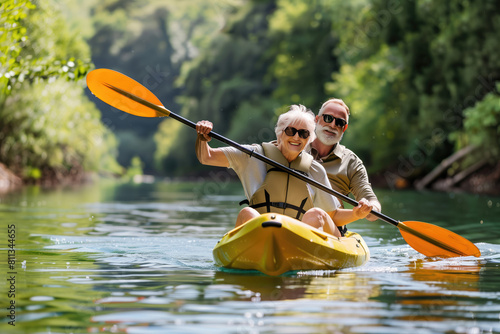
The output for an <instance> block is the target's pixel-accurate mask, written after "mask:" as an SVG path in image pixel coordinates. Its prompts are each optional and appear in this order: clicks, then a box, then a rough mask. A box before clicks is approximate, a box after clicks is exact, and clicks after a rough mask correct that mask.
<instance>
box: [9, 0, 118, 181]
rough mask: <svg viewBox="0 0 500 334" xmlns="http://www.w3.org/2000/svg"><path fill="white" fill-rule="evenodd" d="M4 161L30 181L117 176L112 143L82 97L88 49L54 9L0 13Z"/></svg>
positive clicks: (20, 7) (17, 4) (20, 4)
mask: <svg viewBox="0 0 500 334" xmlns="http://www.w3.org/2000/svg"><path fill="white" fill-rule="evenodd" d="M0 13H1V14H0V15H1V17H0V20H1V21H0V29H1V34H0V48H1V51H2V52H1V55H2V57H1V58H0V86H1V92H0V161H1V162H2V163H4V164H5V165H7V166H8V167H9V168H10V169H12V170H13V171H14V172H16V173H17V174H19V175H20V176H21V177H23V178H25V179H39V178H41V177H43V178H45V179H51V180H59V181H60V180H62V179H64V178H67V177H70V178H72V179H76V178H80V177H81V176H82V175H83V173H84V172H85V171H106V172H111V173H113V172H117V171H119V166H118V165H117V164H116V162H115V160H114V156H115V154H114V147H115V146H116V143H115V140H114V136H113V135H112V133H111V132H110V131H109V130H107V129H106V128H105V127H104V126H103V125H102V123H101V122H100V113H99V111H98V110H97V109H96V108H95V106H94V105H93V104H92V103H91V102H89V101H88V99H87V98H86V97H85V95H84V93H83V88H84V86H83V82H82V80H80V79H82V78H83V76H84V75H85V74H86V72H87V71H88V69H89V68H90V66H91V65H90V62H89V56H90V52H89V48H88V46H87V44H86V43H85V42H84V41H83V40H82V39H80V38H78V35H77V34H76V33H75V32H71V31H70V30H69V29H68V28H67V25H66V22H65V20H64V19H63V18H62V16H61V14H60V13H59V12H58V11H57V10H55V9H54V7H53V6H52V5H51V3H50V2H44V3H43V4H37V5H36V6H35V5H34V3H33V2H32V1H29V0H22V1H20V0H5V1H2V4H1V7H0Z"/></svg>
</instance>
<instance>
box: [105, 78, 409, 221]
mask: <svg viewBox="0 0 500 334" xmlns="http://www.w3.org/2000/svg"><path fill="white" fill-rule="evenodd" d="M104 85H105V86H107V87H108V88H110V89H112V90H114V91H115V92H117V93H119V94H121V95H124V96H126V97H128V98H129V99H131V100H134V101H135V102H137V103H140V104H142V105H144V106H147V107H149V108H151V109H154V110H156V111H158V112H160V113H161V114H164V115H165V116H169V117H171V118H173V119H175V120H176V121H179V122H181V123H183V124H185V125H187V126H189V127H191V128H193V129H196V124H195V123H193V122H192V121H190V120H188V119H186V118H184V117H182V116H180V115H177V114H175V113H173V112H171V111H170V110H168V109H166V108H165V107H163V106H158V105H156V104H154V103H151V102H149V101H147V100H144V99H143V98H140V97H139V96H136V95H134V94H132V93H129V92H127V91H124V90H122V89H120V88H118V87H115V86H113V85H111V84H108V83H104ZM209 136H211V137H212V138H215V139H217V140H219V141H221V142H223V143H225V144H227V145H229V146H232V147H234V148H236V149H238V150H240V151H242V152H244V153H246V154H248V155H249V156H250V157H254V158H256V159H259V160H260V161H262V162H265V163H266V164H269V165H271V166H273V167H276V168H279V169H281V170H283V171H285V172H287V173H288V174H290V175H292V176H294V177H296V178H298V179H300V180H302V181H304V182H306V183H309V184H310V185H312V186H314V187H316V188H318V189H321V190H323V191H324V192H327V193H329V194H330V195H333V196H337V197H340V198H342V200H344V201H346V202H347V203H349V204H351V205H353V206H357V205H358V202H357V201H355V200H353V199H352V198H350V197H349V196H346V195H344V194H342V193H339V192H338V191H335V190H333V189H332V188H328V187H327V186H325V185H324V184H321V183H319V182H318V181H316V180H313V179H311V178H310V177H307V176H305V175H303V174H301V173H299V172H297V171H295V170H293V169H291V168H289V167H287V166H285V165H282V164H280V163H278V162H276V161H274V160H272V159H269V158H268V157H266V156H265V155H262V154H260V153H257V152H255V151H254V150H251V149H248V148H246V147H244V146H241V145H240V144H238V143H237V142H235V141H233V140H231V139H228V138H226V137H224V136H221V135H219V134H218V133H215V132H213V131H211V132H210V133H209ZM370 213H371V214H373V215H375V216H376V217H378V218H380V219H382V220H383V221H385V222H387V223H389V224H392V225H394V226H396V227H397V226H398V225H399V221H397V220H395V219H393V218H391V217H389V216H386V215H384V214H383V213H381V212H378V211H375V210H371V212H370Z"/></svg>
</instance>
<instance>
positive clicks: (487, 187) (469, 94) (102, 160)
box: [0, 0, 500, 193]
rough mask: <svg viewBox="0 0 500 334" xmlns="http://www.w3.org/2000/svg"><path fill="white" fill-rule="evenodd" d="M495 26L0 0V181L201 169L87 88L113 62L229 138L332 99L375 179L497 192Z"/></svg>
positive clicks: (307, 9)
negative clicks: (343, 108)
mask: <svg viewBox="0 0 500 334" xmlns="http://www.w3.org/2000/svg"><path fill="white" fill-rule="evenodd" d="M498 31H500V2H498V1H497V0H479V1H464V0H451V1H437V0H413V1H412V0H355V1H348V2H346V1H340V0H328V1H327V0H286V1H284V0H253V1H251V0H204V1H202V0H189V1H174V0H148V1H139V0H99V1H97V0H88V1H85V2H81V3H78V2H75V1H69V0H46V1H34V0H2V3H1V5H0V50H1V52H0V163H1V164H2V165H3V168H0V183H1V182H3V183H4V184H6V182H7V181H6V180H10V182H11V183H26V182H38V183H45V184H46V183H61V182H77V181H81V180H82V179H84V178H85V177H86V175H88V174H89V173H94V174H100V175H123V174H126V169H127V168H128V169H129V171H130V170H131V169H134V168H135V169H136V170H140V171H142V172H144V173H147V174H154V175H158V176H167V177H195V176H199V175H202V174H206V173H207V172H208V171H209V169H208V168H207V167H204V166H201V165H200V164H199V163H198V161H197V159H196V156H195V154H194V141H195V137H196V136H195V134H194V132H193V130H192V129H190V128H188V127H185V126H183V125H181V124H180V123H177V122H175V121H173V120H169V119H143V118H140V117H135V116H131V115H128V114H125V113H123V112H121V111H118V110H116V109H113V108H112V107H109V106H107V105H105V104H104V103H102V102H100V101H99V100H97V99H96V98H94V97H93V96H92V95H91V94H90V92H89V91H88V89H86V86H85V80H84V78H85V75H86V73H87V72H88V71H89V70H91V69H93V68H110V69H114V70H117V71H120V72H122V73H124V74H126V75H128V76H130V77H132V78H134V79H135V80H137V81H139V82H140V83H142V84H143V85H144V86H146V87H147V88H148V89H150V90H151V91H152V92H153V93H155V95H156V96H158V97H159V99H160V100H161V101H162V102H163V104H164V105H165V106H166V107H167V108H169V109H171V110H172V111H174V112H176V113H179V114H181V115H183V116H184V117H186V118H188V119H190V120H192V121H197V120H200V119H209V120H211V121H213V122H214V124H215V129H214V130H215V131H216V132H218V133H220V134H222V135H224V136H227V137H229V138H231V139H233V140H235V141H237V142H240V143H252V142H262V141H269V140H272V139H274V132H273V131H272V128H273V125H274V123H275V121H276V117H277V115H278V114H279V113H281V112H283V111H285V109H286V107H287V106H288V105H290V104H294V103H301V104H304V105H306V106H307V107H309V108H311V109H312V110H313V111H314V112H315V113H317V112H318V110H319V107H320V106H321V104H322V103H323V102H324V101H325V100H326V99H328V98H330V97H338V98H342V99H343V100H344V101H345V102H346V103H347V105H348V106H349V107H350V109H351V118H350V125H349V129H348V131H347V132H346V134H345V136H344V139H343V140H342V144H344V145H346V146H347V147H349V148H350V149H352V150H353V151H354V152H355V153H357V154H358V155H359V156H360V157H361V158H362V160H363V161H364V163H365V165H366V166H367V168H368V171H369V174H370V176H371V180H372V182H373V183H375V185H378V186H389V187H398V188H399V187H406V186H412V185H414V186H416V187H418V188H424V187H429V186H433V187H434V188H438V189H444V190H448V189H453V188H456V187H461V188H462V189H466V190H468V191H474V192H482V193H495V192H496V193H498V192H499V189H500V164H499V163H498V161H499V157H500V96H499V90H500V85H499V83H500V57H498V54H499V51H500V39H499V37H498ZM2 180H3V181H2ZM0 188H1V186H0Z"/></svg>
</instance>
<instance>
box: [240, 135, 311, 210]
mask: <svg viewBox="0 0 500 334" xmlns="http://www.w3.org/2000/svg"><path fill="white" fill-rule="evenodd" d="M262 148H263V149H264V155H265V156H266V157H268V158H270V159H272V160H274V161H276V162H279V163H280V164H282V165H284V166H288V167H289V168H292V169H294V170H295V171H297V172H300V173H302V174H305V175H306V176H307V175H308V172H309V169H310V168H311V164H312V162H313V160H314V159H313V157H312V156H311V155H310V154H308V153H306V152H302V153H301V154H300V155H299V156H298V157H297V159H295V160H294V161H292V162H291V163H289V162H288V160H286V158H285V157H284V156H283V154H282V153H281V151H280V150H279V149H278V148H277V147H276V145H274V144H273V143H262ZM249 205H250V207H252V208H254V209H255V210H257V211H258V212H259V213H265V212H276V213H280V214H284V215H287V216H289V217H293V218H295V219H298V220H300V219H301V218H302V216H303V215H304V213H305V212H306V211H307V210H309V209H311V208H312V207H313V206H314V205H313V199H312V195H311V192H310V190H309V188H308V187H307V183H306V182H304V181H302V180H299V179H298V178H296V177H294V176H292V175H290V174H288V173H287V172H285V171H283V170H281V169H278V168H275V167H273V166H271V165H267V174H266V177H265V178H264V183H263V184H262V185H261V186H260V187H259V189H257V191H256V192H255V193H254V194H253V195H252V198H250V201H249Z"/></svg>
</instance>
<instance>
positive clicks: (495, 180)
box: [0, 161, 500, 196]
mask: <svg viewBox="0 0 500 334" xmlns="http://www.w3.org/2000/svg"><path fill="white" fill-rule="evenodd" d="M443 163H444V165H446V164H447V163H449V161H448V162H447V161H443ZM437 169H439V168H437ZM431 174H434V175H433V177H432V180H428V179H427V180H426V178H425V177H424V178H422V179H419V180H416V181H415V182H413V183H412V184H410V182H408V181H407V180H406V179H403V178H401V177H398V178H396V179H392V180H391V181H392V182H393V183H392V184H389V183H388V179H387V177H384V176H383V175H382V174H377V175H372V176H371V177H370V180H371V181H372V182H371V183H372V185H373V186H374V187H375V188H385V189H388V188H390V189H398V190H403V189H415V190H420V191H422V190H431V191H438V192H466V193H471V194H478V195H493V196H499V195H500V162H499V163H497V164H496V165H493V164H489V163H481V164H480V167H479V168H477V169H473V171H472V170H471V169H469V170H466V171H461V172H458V173H457V174H455V175H452V176H450V175H447V173H446V171H445V170H444V169H443V170H440V171H436V170H433V171H432V172H431V173H430V174H428V175H427V176H426V177H428V176H430V175H431ZM207 175H209V173H204V174H200V175H197V176H193V177H179V178H177V179H178V180H181V181H196V180H205V177H206V176H207ZM105 177H106V178H108V177H110V176H109V175H108V176H105ZM111 177H113V178H115V179H117V180H118V179H121V180H128V182H133V183H153V182H155V181H156V180H158V179H160V177H158V176H155V175H145V174H140V173H134V174H133V175H129V177H128V178H124V177H123V176H122V177H118V176H111ZM228 177H229V178H231V179H234V180H236V176H234V175H229V174H228ZM99 178H100V176H97V175H96V174H95V173H88V172H83V171H80V172H78V173H75V174H72V175H66V176H62V175H59V176H56V175H53V176H52V177H45V178H41V179H39V180H37V181H33V180H28V181H23V179H22V178H20V177H19V176H17V175H16V174H14V173H13V172H12V171H10V170H9V169H8V168H7V167H6V166H5V165H4V164H2V163H0V194H7V193H9V192H10V191H17V190H19V189H21V188H23V187H24V186H29V185H33V184H37V185H41V186H43V187H45V188H56V187H60V186H75V185H76V186H79V185H83V184H88V183H92V182H95V181H96V180H98V179H99ZM423 182H425V184H423Z"/></svg>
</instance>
